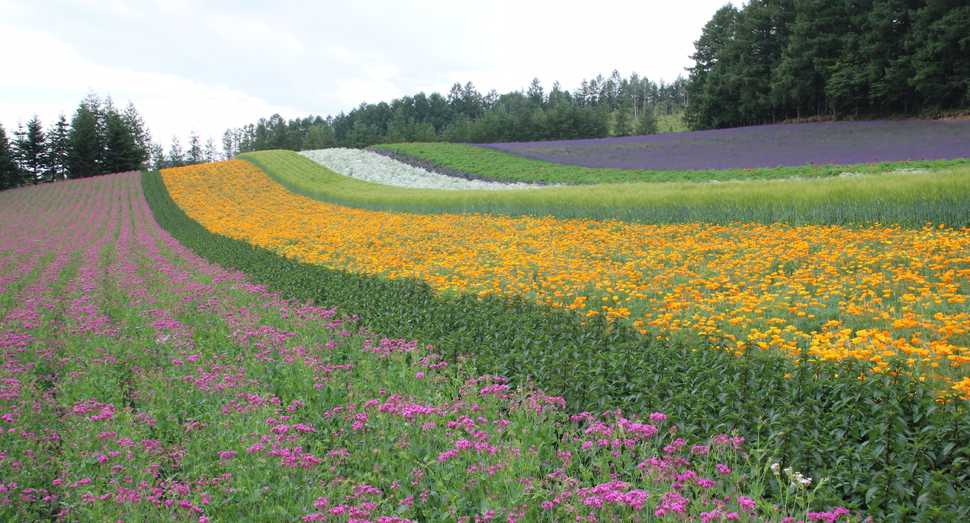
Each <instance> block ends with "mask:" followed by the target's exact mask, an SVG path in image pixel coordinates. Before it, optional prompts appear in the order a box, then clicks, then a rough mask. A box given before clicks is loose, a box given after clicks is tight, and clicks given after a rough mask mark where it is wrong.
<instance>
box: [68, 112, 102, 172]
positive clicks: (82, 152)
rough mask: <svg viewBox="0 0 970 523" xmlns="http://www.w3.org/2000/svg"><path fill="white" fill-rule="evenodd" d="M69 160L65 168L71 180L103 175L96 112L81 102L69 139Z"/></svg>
mask: <svg viewBox="0 0 970 523" xmlns="http://www.w3.org/2000/svg"><path fill="white" fill-rule="evenodd" d="M67 142H68V146H67V158H66V160H67V161H66V162H65V166H66V167H67V175H68V177H69V178H88V177H91V176H97V175H99V174H102V170H101V169H102V166H101V162H102V151H103V147H102V144H101V135H100V134H99V133H98V121H97V117H96V116H95V112H94V111H92V109H91V107H90V106H88V104H87V103H85V102H81V106H80V107H78V109H77V112H76V113H74V118H72V119H71V130H70V132H69V133H68V137H67Z"/></svg>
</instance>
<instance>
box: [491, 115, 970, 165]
mask: <svg viewBox="0 0 970 523" xmlns="http://www.w3.org/2000/svg"><path fill="white" fill-rule="evenodd" d="M475 145H482V146H485V147H491V148H493V149H497V150H500V151H506V152H511V153H514V154H518V155H521V156H527V157H530V158H536V159H539V160H545V161H549V162H558V163H565V164H571V165H580V166H584V167H594V168H595V167H612V168H617V169H658V170H693V169H743V168H748V167H752V168H757V167H777V166H788V167H797V166H802V165H808V164H812V163H814V164H822V163H835V164H839V165H841V164H865V163H875V162H885V161H891V162H896V161H912V160H937V159H942V160H954V159H958V158H966V157H968V156H970V121H929V120H900V121H866V122H832V123H802V124H778V125H762V126H752V127H738V128H734V129H719V130H712V131H692V132H684V133H672V134H657V135H649V136H628V137H623V138H597V139H589V140H567V141H551V142H515V143H495V144H475Z"/></svg>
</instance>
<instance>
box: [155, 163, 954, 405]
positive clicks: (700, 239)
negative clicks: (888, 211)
mask: <svg viewBox="0 0 970 523" xmlns="http://www.w3.org/2000/svg"><path fill="white" fill-rule="evenodd" d="M162 174H163V177H164V179H165V183H166V185H167V186H168V187H169V190H170V191H171V194H172V196H173V198H174V199H175V200H176V202H177V203H178V204H179V206H181V207H182V208H183V209H184V210H185V211H186V212H187V213H188V214H189V215H190V216H191V217H192V218H194V219H196V220H198V221H199V222H200V223H202V224H203V225H204V226H205V227H207V228H208V229H210V230H211V231H213V232H216V233H218V234H224V235H227V236H230V237H234V238H240V239H244V240H246V241H248V242H251V243H253V244H255V245H259V246H262V247H266V248H269V249H271V250H273V251H276V252H278V253H280V254H281V255H285V256H289V257H294V258H296V259H299V260H302V261H306V262H309V263H315V264H321V265H324V266H327V267H333V268H340V269H346V270H350V271H355V272H362V273H368V274H378V275H383V276H386V277H388V278H402V277H413V278H418V279H421V280H423V281H427V282H428V283H430V284H431V285H432V287H434V288H435V289H436V290H438V291H439V292H440V293H442V294H445V295H453V294H456V293H465V292H470V293H475V294H479V295H489V294H495V295H523V296H526V297H527V298H528V299H531V300H534V301H535V302H538V303H541V304H545V305H550V306H553V307H561V308H565V309H569V310H576V311H579V312H581V313H582V314H584V315H587V316H593V315H602V316H605V317H606V318H608V319H609V320H610V321H623V322H629V323H630V324H632V325H633V326H635V327H637V328H638V329H640V331H641V333H642V334H643V335H645V336H654V337H657V338H660V339H664V340H680V341H687V342H697V341H715V342H719V343H723V344H725V346H726V347H727V348H729V349H730V350H732V351H734V352H736V353H737V354H741V353H742V352H744V351H774V352H779V353H783V354H788V355H791V356H792V357H795V358H809V359H822V360H842V359H845V358H855V359H859V360H865V361H871V362H873V363H875V364H876V365H875V371H876V372H879V371H881V370H884V369H886V368H888V367H889V365H890V363H891V362H893V361H899V362H903V363H905V364H906V365H907V366H908V367H909V368H910V369H912V370H913V371H914V372H916V373H917V374H919V375H921V376H923V377H924V378H925V379H930V380H931V381H934V382H936V383H938V386H939V387H940V388H951V389H954V390H956V391H961V392H962V393H963V394H965V395H968V394H970V378H968V377H967V376H968V369H970V353H968V351H970V314H968V312H967V310H966V307H965V305H964V304H965V302H966V300H967V297H968V295H970V283H968V282H970V279H968V276H970V257H968V252H970V237H968V235H967V231H966V230H956V229H951V228H947V227H944V226H934V225H929V226H926V227H924V228H923V229H922V230H919V231H915V232H914V231H910V230H907V229H902V228H899V227H887V226H880V225H875V226H865V227H838V226H799V227H793V226H785V225H777V224H776V225H751V224H733V225H726V226H714V225H708V224H684V225H660V226H655V225H642V224H633V223H623V222H615V221H611V222H597V221H591V220H556V219H552V218H537V217H520V218H507V217H497V216H482V215H434V216H431V215H413V214H401V213H390V212H374V211H366V210H358V209H348V208H345V207H341V206H335V205H331V204H327V203H322V202H318V201H314V200H311V199H309V198H305V197H302V196H299V195H295V194H292V193H290V192H288V191H287V190H285V189H284V188H282V187H281V186H279V185H278V184H276V183H274V182H273V181H272V180H270V179H269V178H268V177H267V176H266V175H265V174H263V173H262V172H261V171H260V170H259V169H257V168H255V167H253V166H252V165H251V164H249V163H247V162H243V161H238V160H237V161H233V162H226V163H217V164H209V165H205V166H195V167H187V168H181V169H172V170H166V171H163V173H162ZM254 195H257V196H255V197H254Z"/></svg>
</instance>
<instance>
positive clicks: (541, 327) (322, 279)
mask: <svg viewBox="0 0 970 523" xmlns="http://www.w3.org/2000/svg"><path fill="white" fill-rule="evenodd" d="M142 183H143V186H144V190H145V193H146V198H147V199H148V202H149V205H150V206H151V208H152V212H153V213H154V215H155V219H156V220H157V221H158V223H159V225H161V226H162V227H163V228H164V229H166V230H168V231H169V232H170V233H171V234H172V236H173V237H175V238H176V239H177V240H178V241H180V242H181V243H182V244H183V245H185V246H187V247H189V248H190V249H192V250H193V251H195V252H196V253H197V254H198V255H200V256H203V257H204V258H206V259H208V260H209V261H210V262H212V263H215V264H218V265H221V266H223V267H235V268H236V269H238V270H241V271H243V272H245V273H246V274H248V275H250V277H251V278H252V281H255V282H259V283H263V284H267V285H268V286H269V288H270V289H271V290H273V291H275V292H280V293H281V294H283V295H284V296H287V297H293V298H296V299H299V300H313V302H314V303H315V304H316V305H321V306H327V307H338V308H340V309H341V310H342V311H344V312H345V313H347V314H354V315H358V316H360V318H361V321H362V322H363V324H364V325H366V326H367V327H368V328H369V329H370V330H371V331H373V332H379V333H381V334H383V335H385V336H390V337H401V338H407V339H418V340H421V341H422V342H424V343H429V344H432V345H434V346H435V347H436V348H437V350H438V352H440V353H442V354H445V355H447V356H448V357H449V358H454V357H457V356H458V355H462V354H469V353H474V354H475V359H474V362H473V363H474V365H475V372H478V373H493V374H497V375H501V376H504V377H507V378H510V379H512V380H513V381H515V382H518V383H523V382H525V381H526V380H533V381H534V382H535V383H536V384H537V385H538V387H539V388H540V389H542V390H545V391H547V392H549V393H552V394H557V395H562V396H563V397H565V399H566V401H567V404H568V406H569V408H570V410H573V411H575V412H578V411H581V410H591V411H594V412H596V411H603V410H607V409H623V410H624V411H625V413H626V414H627V415H630V414H633V413H642V414H646V413H649V412H663V413H665V414H667V415H668V416H670V418H671V421H672V423H675V424H677V425H678V426H679V427H680V431H679V432H678V435H684V436H685V437H688V438H690V436H689V435H690V434H713V433H717V432H727V431H730V430H734V429H737V430H738V431H740V433H741V434H742V435H743V436H744V437H746V438H747V439H748V444H749V445H750V446H751V447H760V448H763V449H765V450H766V451H767V452H768V453H769V455H770V456H772V457H773V458H774V460H775V461H777V462H778V463H780V465H781V467H782V468H784V467H788V466H791V467H794V468H795V469H796V470H799V471H801V472H803V473H805V474H806V475H808V476H811V477H813V478H816V480H818V479H820V478H822V477H829V478H831V479H830V480H829V483H828V484H827V485H826V486H825V487H824V488H823V489H820V490H819V491H818V494H819V498H820V499H819V501H820V502H822V503H831V504H836V503H843V504H847V505H849V506H853V507H859V508H865V509H867V510H868V511H869V512H870V514H871V515H872V516H874V517H875V518H876V520H878V521H917V520H919V521H964V520H966V519H967V517H968V516H970V488H968V485H970V467H968V466H967V463H968V461H967V460H968V457H970V441H968V440H967V438H966V435H967V434H968V433H970V415H968V414H967V411H966V407H967V403H966V402H965V401H963V400H953V401H950V402H948V403H939V402H938V401H937V398H936V396H935V395H934V394H933V393H931V392H929V391H927V390H926V389H924V388H923V386H922V384H921V383H920V382H919V381H918V380H916V379H914V378H912V377H910V376H908V375H906V374H905V373H902V372H900V373H898V374H897V375H892V374H884V375H877V376H870V377H869V378H868V379H866V380H860V379H859V378H858V376H860V375H865V373H866V369H867V367H866V365H865V364H863V363H851V362H850V363H847V364H843V365H838V364H832V363H820V362H804V363H802V364H800V365H795V364H794V363H793V362H792V361H790V360H788V359H786V358H783V357H777V356H774V357H773V356H768V355H764V354H756V353H751V354H749V355H745V356H743V357H736V356H734V355H733V354H730V353H728V352H726V351H724V350H717V349H716V348H710V347H703V346H697V347H691V346H685V345H682V344H673V345H667V344H663V343H659V342H651V341H649V340H645V339H641V338H639V337H637V336H636V334H635V333H634V332H632V331H631V330H629V329H627V328H625V327H623V326H622V325H612V326H610V328H607V327H608V326H607V325H606V324H605V323H602V322H601V321H597V320H596V319H595V318H594V319H593V322H592V323H591V324H589V325H584V324H583V321H584V320H585V319H584V318H581V317H579V316H577V315H576V314H575V313H570V312H566V311H562V310H559V309H550V308H547V307H542V306H539V305H534V304H530V303H526V302H525V301H523V300H521V299H518V298H493V297H485V298H479V297H476V296H469V295H460V296H457V297H454V298H449V299H445V298H440V297H438V296H436V295H435V293H434V292H433V291H432V289H431V288H430V287H429V286H428V285H427V284H425V283H423V282H419V281H416V280H408V279H402V280H385V279H381V278H379V277H376V276H366V275H358V274H352V273H348V272H344V271H339V270H332V269H327V268H324V267H320V266H316V265H310V264H305V263H300V262H297V261H295V260H292V259H288V258H284V257H280V256H277V255H276V254H274V253H272V252H270V251H268V250H265V249H261V248H258V247H254V246H252V245H250V244H248V243H246V242H243V241H240V240H233V239H230V238H227V237H224V236H219V235H216V234H213V233H211V232H209V231H208V230H206V229H205V228H204V227H202V226H201V225H199V224H198V223H197V222H195V221H193V220H191V219H190V218H188V217H187V216H186V215H185V213H183V212H182V211H181V210H180V209H179V208H178V207H177V206H176V204H175V203H174V202H173V201H172V199H171V197H170V196H169V194H168V191H167V189H166V188H165V185H164V183H163V182H162V180H161V176H160V175H159V174H158V173H157V172H155V173H144V174H143V178H142ZM697 443H698V444H704V442H697ZM576 459H582V457H581V456H577V457H576ZM769 494H771V493H769ZM774 494H775V495H784V494H783V493H782V492H775V493H774ZM833 496H834V497H833Z"/></svg>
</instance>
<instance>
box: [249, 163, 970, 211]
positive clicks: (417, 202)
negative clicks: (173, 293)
mask: <svg viewBox="0 0 970 523" xmlns="http://www.w3.org/2000/svg"><path fill="white" fill-rule="evenodd" d="M239 158H240V159H243V160H247V161H250V162H252V163H253V164H255V165H257V166H258V167H260V168H261V169H263V170H264V171H266V172H267V173H268V174H269V175H270V176H271V177H272V178H273V179H274V180H276V181H277V182H279V183H281V184H282V185H284V186H285V187H287V188H288V189H289V190H291V191H293V192H296V193H298V194H302V195H304V196H308V197H311V198H314V199H317V200H320V201H326V202H330V203H335V204H339V205H345V206H350V207H357V208H365V209H372V210H384V211H399V212H410V213H418V214H437V213H483V214H506V215H513V216H516V215H535V216H546V215H552V216H556V217H559V218H571V219H583V218H587V219H596V220H610V219H615V220H622V221H636V222H645V223H690V222H705V223H734V222H754V223H789V224H792V225H800V224H833V225H845V224H850V223H854V224H861V223H876V222H879V223H883V224H899V225H901V226H909V227H920V226H923V225H925V224H927V223H936V224H939V223H945V224H947V225H950V226H953V227H965V226H970V168H967V167H961V168H956V169H953V170H951V171H941V172H933V173H898V174H882V175H879V176H865V175H859V176H849V177H839V178H818V179H800V180H784V181H746V182H726V183H651V184H647V183H642V184H637V183H634V184H604V185H595V186H590V185H582V186H565V187H544V188H537V189H529V190H520V191H502V192H496V191H484V190H467V191H441V190H434V189H408V188H402V187H391V186H387V185H380V184H375V183H369V182H364V181H361V180H356V179H353V178H349V177H346V176H341V175H339V174H336V173H334V172H332V171H330V170H328V169H326V168H325V167H323V166H321V165H319V164H317V163H315V162H313V161H312V160H309V159H308V158H305V157H302V156H300V155H298V154H297V153H294V152H290V151H262V152H256V153H245V154H241V155H239Z"/></svg>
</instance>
